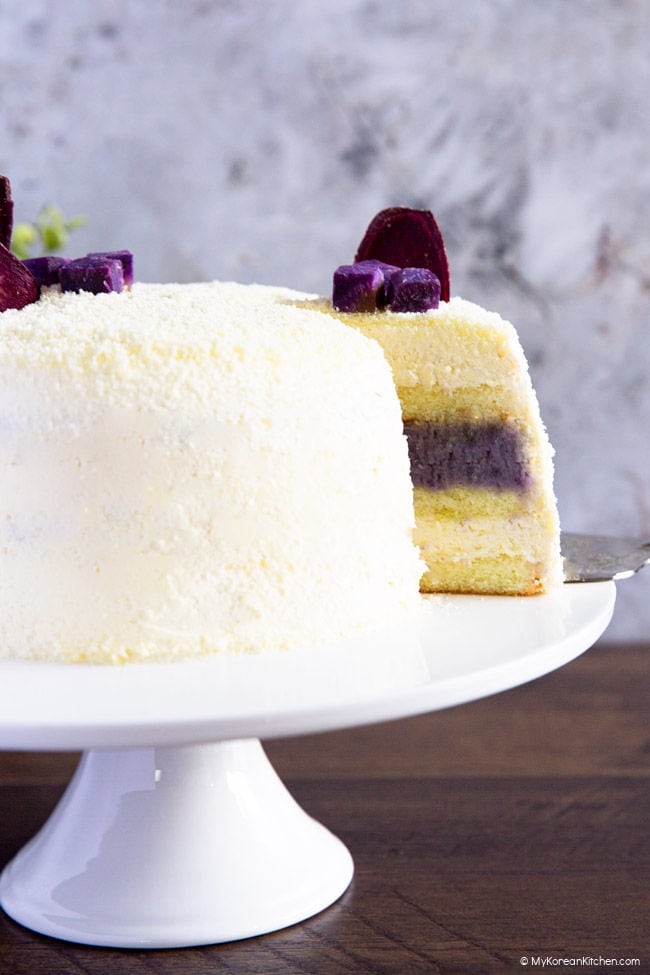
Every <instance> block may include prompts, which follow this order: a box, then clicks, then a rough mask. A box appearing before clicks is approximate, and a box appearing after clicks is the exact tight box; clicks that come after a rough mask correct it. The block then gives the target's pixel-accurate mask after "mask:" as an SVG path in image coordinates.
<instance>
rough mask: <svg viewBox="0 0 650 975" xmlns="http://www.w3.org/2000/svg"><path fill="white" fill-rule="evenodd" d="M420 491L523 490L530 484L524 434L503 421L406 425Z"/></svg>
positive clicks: (416, 482)
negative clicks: (453, 488) (461, 488)
mask: <svg viewBox="0 0 650 975" xmlns="http://www.w3.org/2000/svg"><path fill="white" fill-rule="evenodd" d="M404 432H405V434H406V437H407V440H408V445H409V457H410V459H411V479H412V481H413V484H414V485H415V487H424V488H428V489H429V490H432V491H435V490H443V489H445V488H451V487H460V486H462V487H487V488H493V489H495V490H518V491H523V490H524V489H525V488H526V486H527V485H528V484H529V482H530V474H529V472H528V470H527V466H526V462H525V458H524V452H523V444H522V439H521V435H520V434H519V431H518V430H517V429H516V427H514V426H512V425H509V424H505V423H498V422H481V423H469V422H458V423H453V422H452V423H445V424H434V423H419V422H410V423H405V424H404Z"/></svg>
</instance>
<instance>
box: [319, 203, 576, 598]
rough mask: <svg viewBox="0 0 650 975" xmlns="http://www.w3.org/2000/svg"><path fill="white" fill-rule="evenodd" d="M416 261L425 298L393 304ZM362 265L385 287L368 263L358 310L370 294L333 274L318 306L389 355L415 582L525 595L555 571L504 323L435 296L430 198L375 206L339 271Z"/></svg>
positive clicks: (541, 481)
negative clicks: (419, 205)
mask: <svg viewBox="0 0 650 975" xmlns="http://www.w3.org/2000/svg"><path fill="white" fill-rule="evenodd" d="M420 264H421V265H422V267H424V268H427V269H428V271H429V273H430V274H431V273H433V274H437V275H438V276H439V278H440V288H438V289H432V288H429V289H428V292H427V293H428V294H429V296H430V297H429V307H428V308H426V309H425V310H424V311H420V310H413V311H406V312H403V311H400V312H397V311H394V310H392V308H391V306H392V307H399V308H403V307H404V303H403V301H400V300H399V298H400V296H399V294H398V292H397V289H398V285H399V283H400V282H401V280H402V278H403V275H402V276H401V277H400V273H399V272H400V268H403V267H405V266H413V265H420ZM360 267H361V271H363V269H364V268H367V269H368V270H373V268H374V269H377V268H378V269H379V270H380V271H381V273H382V275H383V279H384V280H383V288H382V282H381V281H378V280H377V275H376V274H375V275H373V281H372V290H373V293H374V295H375V307H374V308H373V309H372V310H371V311H357V310H356V307H355V305H356V306H358V305H359V303H361V307H362V308H368V295H367V294H365V295H361V296H360V297H359V295H356V296H354V295H353V298H352V299H351V300H348V299H346V298H345V297H343V288H341V290H340V292H339V295H338V296H337V289H336V283H335V294H334V306H333V305H329V304H327V305H325V306H324V305H322V304H321V308H324V309H325V308H326V309H327V310H328V311H329V312H330V313H331V314H334V315H336V316H337V317H338V318H340V319H341V320H342V321H344V322H345V323H346V324H347V325H349V326H352V327H353V328H356V329H358V330H360V331H361V332H363V334H364V335H366V336H368V337H370V338H372V339H374V340H376V341H377V342H378V343H379V344H380V345H381V347H382V348H383V350H384V354H385V356H386V358H387V360H388V362H389V364H390V366H391V368H392V372H393V379H394V381H395V385H396V387H397V392H398V395H399V399H400V402H401V407H402V417H403V421H404V429H405V433H406V436H407V439H408V444H409V455H410V464H411V479H412V482H413V491H414V506H415V517H416V541H417V543H418V544H419V546H420V551H421V555H422V558H423V560H424V561H425V562H426V566H427V568H426V572H425V574H424V575H423V577H422V580H421V583H420V588H421V589H422V591H424V592H436V591H446V592H470V593H503V594H526V595H528V594H532V593H539V592H545V591H547V590H549V589H551V588H553V587H554V586H556V585H558V584H559V583H560V582H561V580H562V563H561V557H560V544H559V520H558V514H557V507H556V502H555V497H554V493H553V462H552V456H553V451H552V448H551V445H550V443H549V440H548V437H547V434H546V431H545V428H544V425H543V423H542V420H541V417H540V411H539V406H538V402H537V397H536V395H535V392H534V389H533V385H532V382H531V379H530V374H529V371H528V365H527V363H526V359H525V356H524V352H523V350H522V347H521V344H520V342H519V338H518V336H517V332H516V331H515V328H514V327H513V326H512V325H511V324H510V323H509V322H507V321H505V320H504V319H503V318H501V317H500V316H499V315H497V314H495V313H492V312H488V311H486V310H485V309H483V308H481V307H479V306H478V305H476V304H472V303H471V302H469V301H464V300H463V299H461V298H451V299H449V300H442V301H440V300H439V295H440V294H442V297H443V299H444V298H445V297H447V296H448V295H449V272H448V265H447V258H446V254H445V252H444V246H443V244H442V237H441V235H440V232H439V229H438V227H437V225H436V224H435V221H434V220H433V217H432V216H431V214H430V213H428V212H427V211H412V210H408V209H406V208H393V209H391V210H388V211H382V213H381V214H378V215H377V217H375V219H374V220H373V222H372V223H371V225H370V227H369V230H368V232H367V234H366V237H365V238H364V241H363V242H362V245H361V247H360V249H359V253H358V254H357V263H356V264H355V265H352V266H351V268H353V269H354V270H350V271H349V272H348V277H349V280H350V281H352V282H353V285H354V286H355V287H356V288H357V291H358V290H359V288H363V284H362V282H361V279H360V273H361V272H360V270H359V269H360ZM339 271H340V272H341V273H342V276H343V278H344V279H345V278H346V270H345V267H344V268H342V269H339ZM348 293H349V288H348ZM425 300H426V299H425ZM418 302H420V298H419V297H418V298H417V300H416V303H415V305H414V307H415V308H419V307H421V304H419V303H418ZM335 306H338V307H335Z"/></svg>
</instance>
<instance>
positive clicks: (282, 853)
mask: <svg viewBox="0 0 650 975" xmlns="http://www.w3.org/2000/svg"><path fill="white" fill-rule="evenodd" d="M614 599H615V587H614V584H613V583H611V582H601V583H592V584H586V585H572V586H569V585H565V586H563V587H562V588H561V589H560V590H559V591H558V592H555V593H552V594H549V595H546V596H537V597H531V598H516V597H515V598H512V597H498V596H496V597H495V596H491V597H478V596H430V597H423V603H424V605H423V613H422V617H421V619H420V620H419V621H417V622H414V623H413V624H412V625H411V626H408V627H400V628H399V630H397V629H395V630H385V631H382V632H380V633H376V634H373V635H371V636H366V637H364V638H359V639H353V640H348V641H345V642H341V643H337V644H335V645H330V646H325V647H320V648H318V649H313V648H305V649H304V650H300V651H292V652H288V651H286V652H277V653H265V654H259V655H256V654H253V655H249V656H239V657H235V656H229V657H228V656H224V657H218V658H215V659H213V660H198V661H190V662H182V663H174V664H172V663H170V664H131V665H128V666H124V667H103V666H84V665H79V666H70V665H65V664H61V665H55V664H40V663H28V662H20V661H1V662H0V747H2V748H18V749H39V750H47V749H50V750H57V749H85V752H84V754H83V757H82V759H81V762H80V764H79V767H78V769H77V771H76V772H75V775H74V776H73V778H72V780H71V782H70V784H69V786H68V788H67V790H66V792H65V794H64V796H63V797H62V799H61V801H60V803H59V805H58V806H57V808H56V809H55V811H54V812H53V814H52V816H51V817H50V819H49V820H48V821H47V823H46V824H45V825H44V826H43V828H42V829H41V830H40V832H39V833H38V834H37V835H36V836H35V837H34V838H33V839H32V840H31V842H30V843H28V844H27V846H26V847H24V849H23V850H21V851H20V852H19V853H18V854H17V855H16V856H15V857H14V859H13V860H12V861H11V862H10V863H9V864H8V865H7V866H6V867H5V869H4V871H3V873H2V877H1V878H0V903H1V904H2V907H3V908H4V909H5V911H6V912H7V913H8V914H9V915H11V916H12V917H13V918H14V919H15V920H17V921H19V922H20V923H22V924H24V925H26V926H27V927H29V928H32V929H34V930H36V931H39V932H41V933H44V934H49V935H52V936H55V937H58V938H62V939H65V940H68V941H75V942H79V943H84V944H92V945H106V946H113V947H128V948H163V947H180V946H184V945H198V944H212V943H217V942H222V941H231V940H236V939H239V938H245V937H250V936H253V935H258V934H263V933H266V932H269V931H273V930H277V929H278V928H281V927H285V926H286V925H289V924H293V923H296V922H298V921H301V920H304V919H305V918H307V917H310V916H311V915H313V914H315V913H317V912H318V911H320V910H322V909H323V908H325V907H327V906H328V905H329V904H331V903H332V902H333V901H335V900H336V899H337V898H338V897H339V896H340V895H341V894H342V893H343V892H344V891H345V889H346V888H347V886H348V884H349V883H350V880H351V878H352V873H353V863H352V858H351V857H350V854H349V852H348V851H347V849H346V848H345V846H344V845H343V844H342V843H341V842H340V840H338V839H337V838H336V837H335V836H333V835H332V834H331V833H330V832H329V831H328V830H327V829H325V827H323V826H322V825H320V824H319V823H317V822H315V821H314V820H313V819H312V818H311V817H309V816H308V815H307V814H306V813H305V812H304V811H303V810H302V809H301V808H300V807H299V806H298V805H297V804H296V803H295V801H294V800H293V799H292V797H291V796H290V794H289V793H288V792H287V790H286V789H285V787H284V785H283V784H282V782H281V781H280V779H279V778H278V776H277V775H276V773H275V772H274V770H273V768H272V767H271V765H270V763H269V762H268V760H267V758H266V756H265V754H264V752H263V749H262V747H261V745H260V742H259V739H264V738H272V737H278V736H285V735H296V734H305V733H312V732H319V731H326V730H330V729H335V728H345V727H351V726H353V725H359V724H366V723H369V722H374V721H385V720H389V719H395V718H400V717H406V716H409V715H415V714H419V713H424V712H426V711H432V710H437V709H440V708H445V707H450V706H452V705H456V704H461V703H463V702H466V701H470V700H473V699H476V698H480V697H483V696H486V695H488V694H493V693H497V692H499V691H503V690H506V689H508V688H510V687H514V686H516V685H518V684H521V683H524V682H525V681H528V680H533V679H535V678H537V677H540V676H542V675H543V674H545V673H548V672H549V671H551V670H554V669H555V668H557V667H559V666H561V665H562V664H564V663H567V662H568V661H569V660H572V659H573V658H574V657H576V656H578V655H579V654H580V653H582V652H583V651H584V650H586V649H588V648H589V647H590V646H591V645H592V644H593V643H594V642H595V640H597V639H598V637H599V636H600V634H601V633H602V632H603V630H604V629H605V628H606V626H607V624H608V622H609V620H610V618H611V615H612V612H613V607H614Z"/></svg>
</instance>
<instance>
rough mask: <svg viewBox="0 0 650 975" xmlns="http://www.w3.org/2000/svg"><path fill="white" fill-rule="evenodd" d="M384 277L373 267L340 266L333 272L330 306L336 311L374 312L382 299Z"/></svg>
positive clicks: (378, 269) (359, 265)
mask: <svg viewBox="0 0 650 975" xmlns="http://www.w3.org/2000/svg"><path fill="white" fill-rule="evenodd" d="M383 288H384V275H383V274H382V272H381V269H380V268H379V267H376V266H375V265H370V266H368V265H366V264H365V262H364V263H360V264H342V265H341V266H340V267H337V269H336V271H335V272H334V282H333V289H332V304H333V305H334V307H335V308H336V309H337V311H349V312H360V311H375V310H376V309H377V308H378V307H379V304H380V301H381V299H382V292H383Z"/></svg>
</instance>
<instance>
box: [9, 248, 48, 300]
mask: <svg viewBox="0 0 650 975" xmlns="http://www.w3.org/2000/svg"><path fill="white" fill-rule="evenodd" d="M40 296H41V289H40V287H39V285H38V282H37V281H36V278H35V277H34V275H33V274H32V272H31V271H30V270H29V268H26V267H25V265H24V264H23V262H22V261H19V260H18V258H17V257H14V255H13V254H12V253H11V251H10V250H9V248H8V247H5V245H4V244H0V312H2V311H7V309H9V308H24V307H25V305H30V304H31V303H32V301H38V299H39V298H40Z"/></svg>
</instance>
